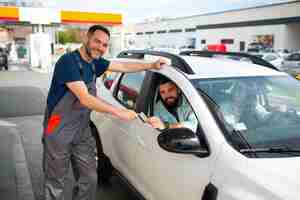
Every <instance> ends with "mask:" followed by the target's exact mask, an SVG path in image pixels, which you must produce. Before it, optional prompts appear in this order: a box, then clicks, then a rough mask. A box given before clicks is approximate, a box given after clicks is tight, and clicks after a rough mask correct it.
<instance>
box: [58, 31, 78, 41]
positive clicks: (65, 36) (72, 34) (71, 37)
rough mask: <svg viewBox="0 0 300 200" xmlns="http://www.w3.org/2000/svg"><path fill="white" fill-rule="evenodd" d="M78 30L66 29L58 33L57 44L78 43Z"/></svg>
mask: <svg viewBox="0 0 300 200" xmlns="http://www.w3.org/2000/svg"><path fill="white" fill-rule="evenodd" d="M79 33H80V30H79V29H68V30H65V31H59V32H58V42H59V43H60V44H66V43H80V37H79V35H80V34H79Z"/></svg>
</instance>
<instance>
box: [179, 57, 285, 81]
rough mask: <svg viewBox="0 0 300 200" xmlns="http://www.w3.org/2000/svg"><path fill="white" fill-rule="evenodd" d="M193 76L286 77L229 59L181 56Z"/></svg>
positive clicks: (274, 71) (257, 66) (280, 73)
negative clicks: (192, 72)
mask: <svg viewBox="0 0 300 200" xmlns="http://www.w3.org/2000/svg"><path fill="white" fill-rule="evenodd" d="M181 57H182V58H183V59H184V60H185V62H187V63H188V64H189V65H190V67H191V68H192V70H193V71H194V73H195V74H193V75H189V77H198V78H228V77H246V76H276V75H286V74H285V73H283V72H278V71H276V70H273V69H270V68H268V67H263V66H260V65H255V64H252V63H248V62H243V61H235V60H230V59H218V58H205V57H196V56H181Z"/></svg>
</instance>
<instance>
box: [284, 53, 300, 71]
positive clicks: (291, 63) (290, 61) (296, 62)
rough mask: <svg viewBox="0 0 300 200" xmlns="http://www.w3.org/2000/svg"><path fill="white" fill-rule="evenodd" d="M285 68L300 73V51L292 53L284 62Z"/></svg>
mask: <svg viewBox="0 0 300 200" xmlns="http://www.w3.org/2000/svg"><path fill="white" fill-rule="evenodd" d="M282 67H283V69H285V70H291V71H293V72H297V73H300V52H295V53H291V54H290V55H289V56H287V57H286V59H285V60H284V62H283V65H282Z"/></svg>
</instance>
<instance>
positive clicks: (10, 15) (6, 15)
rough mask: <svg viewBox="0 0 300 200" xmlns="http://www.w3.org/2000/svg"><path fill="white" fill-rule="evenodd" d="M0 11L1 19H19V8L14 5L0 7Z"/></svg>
mask: <svg viewBox="0 0 300 200" xmlns="http://www.w3.org/2000/svg"><path fill="white" fill-rule="evenodd" d="M0 13H1V14H0V19H1V20H8V21H9V20H13V21H18V20H19V9H18V8H16V7H0Z"/></svg>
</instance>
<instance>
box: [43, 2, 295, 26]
mask: <svg viewBox="0 0 300 200" xmlns="http://www.w3.org/2000/svg"><path fill="white" fill-rule="evenodd" d="M286 1H290V0H106V1H104V0H102V1H99V0H44V1H43V2H46V4H48V6H49V7H55V8H60V9H69V10H81V11H91V12H113V13H121V14H123V22H124V24H129V23H139V22H143V21H145V19H151V18H155V17H168V18H174V17H184V16H191V15H199V14H205V13H211V12H219V11H226V10H232V9H240V8H246V7H253V6H259V5H266V4H272V3H280V2H286Z"/></svg>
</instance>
